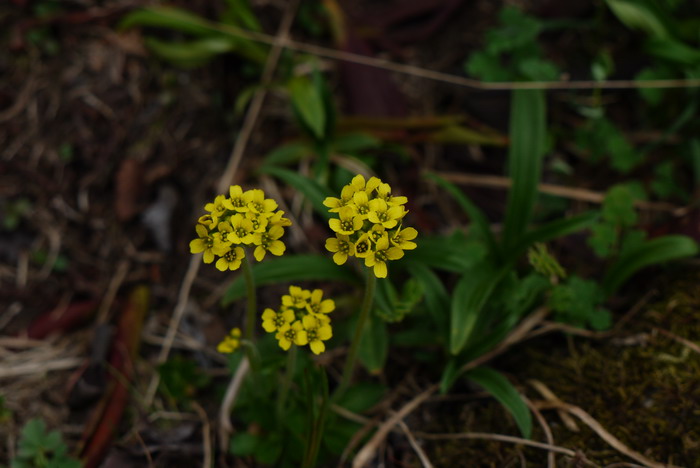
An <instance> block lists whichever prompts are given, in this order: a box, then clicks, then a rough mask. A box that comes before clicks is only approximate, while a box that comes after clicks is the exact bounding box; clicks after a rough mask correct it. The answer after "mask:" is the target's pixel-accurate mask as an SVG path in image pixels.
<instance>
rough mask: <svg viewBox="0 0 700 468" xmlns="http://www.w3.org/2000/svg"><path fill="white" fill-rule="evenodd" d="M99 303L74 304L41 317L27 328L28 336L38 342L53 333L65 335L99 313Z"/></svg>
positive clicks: (84, 302)
mask: <svg viewBox="0 0 700 468" xmlns="http://www.w3.org/2000/svg"><path fill="white" fill-rule="evenodd" d="M98 305H99V302H97V301H83V302H74V303H72V304H69V305H68V306H67V307H58V308H56V309H54V310H51V311H49V312H46V313H45V314H42V315H40V316H39V317H37V318H36V319H34V321H32V323H31V324H30V325H29V327H28V328H27V336H28V337H29V338H33V339H36V340H41V339H43V338H46V337H47V336H49V335H50V334H52V333H65V332H67V331H71V330H73V329H75V328H77V327H79V326H80V325H82V324H84V323H86V322H87V321H88V320H89V319H90V318H91V317H92V316H93V315H94V314H95V312H96V311H97V306H98Z"/></svg>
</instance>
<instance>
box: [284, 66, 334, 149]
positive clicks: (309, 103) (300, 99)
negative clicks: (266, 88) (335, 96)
mask: <svg viewBox="0 0 700 468" xmlns="http://www.w3.org/2000/svg"><path fill="white" fill-rule="evenodd" d="M288 89H289V95H290V97H291V100H292V106H294V109H295V110H296V112H297V113H298V115H299V116H300V117H301V119H302V121H303V123H304V124H305V125H306V127H307V128H308V129H309V130H310V131H311V133H313V135H314V136H315V137H316V138H317V139H319V140H320V139H322V138H323V137H324V130H325V128H326V111H325V108H324V104H323V96H321V93H320V92H319V90H318V89H317V88H316V86H315V85H314V83H313V82H312V81H311V80H310V79H309V77H307V76H297V77H294V78H292V79H291V80H290V81H289V84H288Z"/></svg>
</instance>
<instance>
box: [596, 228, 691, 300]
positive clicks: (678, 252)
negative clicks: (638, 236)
mask: <svg viewBox="0 0 700 468" xmlns="http://www.w3.org/2000/svg"><path fill="white" fill-rule="evenodd" d="M697 253H698V245H697V244H696V243H695V241H694V240H692V239H691V238H689V237H686V236H664V237H657V238H656V239H652V240H650V241H647V242H645V243H643V244H642V245H640V246H639V247H637V248H636V249H630V250H628V251H627V252H625V254H624V255H621V256H620V258H619V259H618V260H617V261H616V262H615V263H614V264H613V265H612V266H611V267H610V270H608V272H607V274H606V275H605V277H604V278H603V289H604V291H605V293H606V295H608V296H610V295H612V294H613V293H614V292H615V291H617V289H618V288H619V287H620V286H622V284H623V283H624V282H625V281H627V279H629V277H630V276H632V275H633V274H635V273H636V272H638V271H639V270H641V269H642V268H644V267H647V266H650V265H655V264H659V263H663V262H667V261H669V260H675V259H679V258H684V257H691V256H693V255H696V254H697Z"/></svg>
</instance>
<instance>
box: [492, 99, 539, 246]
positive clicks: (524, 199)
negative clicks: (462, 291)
mask: <svg viewBox="0 0 700 468" xmlns="http://www.w3.org/2000/svg"><path fill="white" fill-rule="evenodd" d="M511 102H512V103H511V113H510V149H509V152H508V175H509V177H510V179H511V183H512V186H511V189H510V191H509V192H508V206H507V209H506V217H505V222H504V232H503V239H504V242H505V244H506V246H508V247H513V246H514V245H516V243H517V242H518V241H519V240H520V237H521V236H522V235H523V234H524V233H525V231H526V229H527V227H528V225H529V223H530V220H531V218H532V212H533V210H534V206H535V200H536V198H537V193H538V192H537V184H539V181H540V173H541V170H542V158H543V157H544V152H545V148H546V143H547V134H546V103H545V95H544V92H542V91H541V90H516V91H514V92H513V97H512V101H511Z"/></svg>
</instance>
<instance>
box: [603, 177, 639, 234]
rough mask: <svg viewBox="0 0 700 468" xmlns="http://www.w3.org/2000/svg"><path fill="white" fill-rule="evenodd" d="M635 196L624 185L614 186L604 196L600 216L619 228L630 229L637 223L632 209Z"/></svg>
mask: <svg viewBox="0 0 700 468" xmlns="http://www.w3.org/2000/svg"><path fill="white" fill-rule="evenodd" d="M634 202H635V195H634V193H633V189H632V188H630V187H629V186H627V185H625V184H620V185H615V186H613V187H612V188H611V189H610V190H608V192H607V193H606V194H605V199H604V200H603V208H602V211H601V213H602V215H603V219H604V220H605V221H608V222H609V223H611V224H613V225H616V226H620V227H631V226H634V225H635V224H636V223H637V211H636V210H635V209H634Z"/></svg>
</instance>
